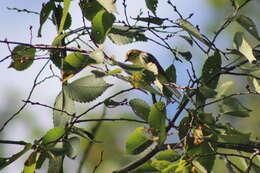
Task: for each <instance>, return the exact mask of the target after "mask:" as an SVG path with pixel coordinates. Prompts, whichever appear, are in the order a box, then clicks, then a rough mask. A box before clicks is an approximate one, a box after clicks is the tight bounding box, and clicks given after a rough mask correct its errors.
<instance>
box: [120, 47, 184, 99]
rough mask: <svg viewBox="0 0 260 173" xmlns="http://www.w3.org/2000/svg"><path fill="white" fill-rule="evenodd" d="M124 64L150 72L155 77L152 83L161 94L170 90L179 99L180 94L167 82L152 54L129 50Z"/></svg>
mask: <svg viewBox="0 0 260 173" xmlns="http://www.w3.org/2000/svg"><path fill="white" fill-rule="evenodd" d="M125 62H131V63H132V64H134V65H138V66H141V67H143V68H144V69H145V70H148V71H150V72H152V73H153V74H154V76H155V80H154V81H153V83H154V84H155V86H157V87H158V88H159V89H160V91H161V92H162V93H166V92H167V91H169V90H170V92H171V93H172V94H174V95H175V96H176V97H177V98H180V96H181V94H180V92H179V91H178V90H177V88H176V85H175V84H174V83H172V82H170V81H169V79H168V77H167V75H166V73H165V71H164V69H163V68H162V66H161V65H160V63H159V62H158V61H157V59H156V58H155V57H154V56H153V55H152V54H150V53H148V52H145V51H142V50H138V49H131V50H129V51H127V53H126V56H125ZM166 90H167V91H166ZM168 93H169V92H168Z"/></svg>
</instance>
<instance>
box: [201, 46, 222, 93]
mask: <svg viewBox="0 0 260 173" xmlns="http://www.w3.org/2000/svg"><path fill="white" fill-rule="evenodd" d="M220 71H221V56H220V54H219V52H218V51H216V52H215V53H214V55H212V56H210V57H208V59H207V60H206V62H205V63H204V65H203V68H202V75H201V80H202V82H203V83H204V84H205V85H206V86H207V87H209V88H212V89H216V87H217V85H218V80H219V76H220V75H217V76H215V75H216V74H217V73H218V72H220ZM212 77H214V78H212Z"/></svg>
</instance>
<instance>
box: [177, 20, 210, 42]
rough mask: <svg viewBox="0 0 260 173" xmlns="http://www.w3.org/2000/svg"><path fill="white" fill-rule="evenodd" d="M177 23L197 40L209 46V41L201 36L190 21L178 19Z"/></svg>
mask: <svg viewBox="0 0 260 173" xmlns="http://www.w3.org/2000/svg"><path fill="white" fill-rule="evenodd" d="M179 25H180V26H181V27H182V28H183V29H184V30H185V31H187V32H188V33H189V34H191V35H192V36H194V37H195V38H197V39H198V40H199V41H201V42H202V43H204V44H205V45H207V46H210V44H209V42H208V41H207V40H206V39H205V38H204V37H203V35H202V34H201V33H200V31H199V30H198V29H197V28H196V27H195V26H193V25H192V24H191V23H190V22H188V21H187V20H185V19H179Z"/></svg>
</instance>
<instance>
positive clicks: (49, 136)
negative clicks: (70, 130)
mask: <svg viewBox="0 0 260 173" xmlns="http://www.w3.org/2000/svg"><path fill="white" fill-rule="evenodd" d="M64 133H65V129H64V127H54V128H52V129H50V130H48V132H47V133H46V134H45V135H44V136H43V137H42V142H43V144H48V143H51V142H55V141H57V140H58V139H60V138H61V137H62V136H63V135H64Z"/></svg>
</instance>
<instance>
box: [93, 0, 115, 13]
mask: <svg viewBox="0 0 260 173" xmlns="http://www.w3.org/2000/svg"><path fill="white" fill-rule="evenodd" d="M97 1H98V2H99V3H100V4H101V5H102V6H103V7H104V8H105V9H106V10H107V11H108V12H109V13H113V12H117V9H116V5H115V3H116V0H97Z"/></svg>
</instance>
